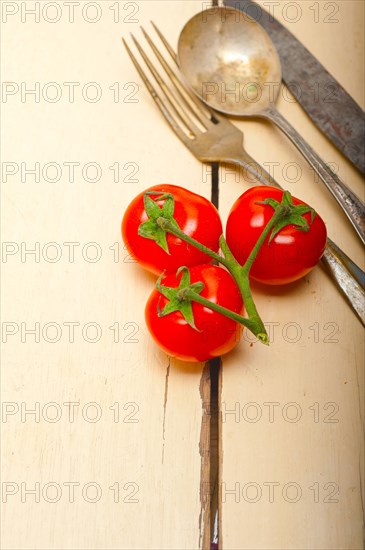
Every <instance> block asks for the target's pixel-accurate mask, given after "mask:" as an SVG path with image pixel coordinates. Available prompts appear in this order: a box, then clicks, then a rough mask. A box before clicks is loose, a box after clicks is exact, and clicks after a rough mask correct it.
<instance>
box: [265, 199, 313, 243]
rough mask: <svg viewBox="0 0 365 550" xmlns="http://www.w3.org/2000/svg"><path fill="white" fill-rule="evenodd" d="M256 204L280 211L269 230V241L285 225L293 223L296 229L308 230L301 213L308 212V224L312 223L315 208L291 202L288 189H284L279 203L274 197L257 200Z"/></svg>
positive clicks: (308, 226) (306, 222)
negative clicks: (309, 217) (309, 218)
mask: <svg viewBox="0 0 365 550" xmlns="http://www.w3.org/2000/svg"><path fill="white" fill-rule="evenodd" d="M256 204H268V205H270V206H271V207H272V208H273V209H274V210H275V212H278V211H280V212H281V216H280V217H279V219H278V220H277V221H276V223H275V225H274V226H273V228H272V230H271V234H270V237H269V243H271V241H272V240H273V238H274V237H275V235H277V234H278V233H279V231H281V229H283V228H284V227H286V226H287V225H295V226H296V229H297V230H298V231H304V232H308V231H309V229H310V225H309V223H308V221H307V220H306V218H304V217H303V215H304V214H307V213H308V212H309V213H310V215H311V220H310V224H312V223H313V220H314V217H315V215H316V212H315V210H314V209H313V208H311V207H310V206H307V205H306V204H297V205H295V204H293V197H292V195H291V193H289V191H284V193H283V197H282V200H281V203H280V202H279V201H277V200H275V199H272V198H267V199H265V200H264V201H258V202H257V203H256Z"/></svg>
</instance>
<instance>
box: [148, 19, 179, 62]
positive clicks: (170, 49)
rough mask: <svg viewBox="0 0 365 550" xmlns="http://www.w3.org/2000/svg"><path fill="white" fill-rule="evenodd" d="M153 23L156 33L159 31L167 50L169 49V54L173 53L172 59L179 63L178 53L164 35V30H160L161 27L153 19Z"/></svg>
mask: <svg viewBox="0 0 365 550" xmlns="http://www.w3.org/2000/svg"><path fill="white" fill-rule="evenodd" d="M151 25H152V26H153V28H154V29H155V31H156V33H157V34H158V36H159V37H160V40H161V42H162V43H163V45H164V46H165V48H166V50H167V51H168V52H169V54H170V55H171V57H172V59H173V60H174V61H175V63H176V65H178V61H177V55H176V53H175V52H174V50H173V49H172V47H171V46H170V44H169V43H168V42H167V40H166V38H165V37H164V35H163V34H162V32H161V31H160V29H159V28H158V27H157V26H156V25H155V24H154V22H153V21H151Z"/></svg>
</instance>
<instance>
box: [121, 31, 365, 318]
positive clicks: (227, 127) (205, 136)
mask: <svg viewBox="0 0 365 550" xmlns="http://www.w3.org/2000/svg"><path fill="white" fill-rule="evenodd" d="M152 25H153V27H154V29H155V31H156V33H157V35H158V36H159V38H160V40H161V42H162V44H163V45H164V47H165V48H166V50H167V52H168V54H169V56H170V58H171V59H172V64H173V66H174V69H173V68H172V66H171V64H170V63H168V61H167V60H166V59H165V57H164V56H163V55H162V54H161V52H160V50H159V49H158V48H157V46H156V45H155V43H154V42H153V41H152V39H151V38H150V37H149V35H148V34H147V33H146V31H145V30H144V29H142V32H143V35H144V37H145V39H146V41H147V43H148V44H149V46H150V48H151V50H152V51H153V52H154V55H155V58H156V59H157V60H158V62H159V64H160V66H161V68H162V69H163V73H162V74H164V75H165V76H164V77H163V76H161V69H160V71H158V70H157V69H156V68H155V66H154V64H153V62H151V60H150V58H149V57H148V56H147V54H146V53H145V51H144V49H143V48H142V46H141V45H140V43H139V42H138V41H137V39H136V38H135V37H134V36H133V35H131V37H132V40H133V42H134V44H135V46H136V48H137V50H138V52H139V54H140V56H141V58H142V59H143V61H144V63H145V65H146V67H148V71H149V73H150V76H148V71H146V70H145V69H143V68H142V65H141V64H140V63H139V61H137V58H136V57H135V55H134V54H133V53H132V51H131V49H130V47H129V46H128V44H127V42H126V41H125V40H124V38H123V39H122V41H123V43H124V46H125V48H126V50H127V52H128V55H129V57H130V58H131V60H132V62H133V64H134V66H135V67H136V69H137V71H138V73H139V75H140V77H141V78H142V80H143V82H144V83H145V85H146V87H147V89H148V91H149V92H150V94H151V96H152V97H153V99H154V101H155V102H156V104H157V107H158V108H159V110H160V111H161V113H162V115H163V116H164V118H165V119H166V121H167V122H168V123H169V125H170V127H171V128H172V129H173V131H174V132H175V134H176V135H177V136H178V138H179V139H180V140H181V141H182V142H183V143H184V145H186V147H187V148H188V149H189V150H190V151H191V152H192V153H193V155H195V157H196V158H198V159H199V160H200V161H202V162H224V163H230V164H236V165H238V166H240V167H242V168H243V169H244V170H245V171H246V175H247V174H250V175H253V176H254V177H255V179H256V180H258V181H259V182H260V183H261V184H263V185H272V186H274V187H278V188H280V189H282V187H281V186H280V185H279V184H278V183H277V182H276V181H275V180H274V179H273V178H272V177H271V176H270V174H269V173H268V172H267V171H266V170H265V169H264V168H263V167H262V166H261V165H260V164H258V163H257V162H256V161H255V160H254V159H253V158H252V157H251V156H250V155H249V154H248V153H247V152H246V151H245V149H244V147H243V134H242V132H241V131H240V130H239V129H238V128H237V127H236V126H234V124H232V123H231V122H230V121H229V120H228V119H227V118H225V117H223V116H221V115H219V114H218V113H216V112H213V111H212V110H211V109H210V108H209V107H207V106H206V105H205V104H203V102H201V101H200V100H199V99H198V98H197V97H196V96H195V95H194V94H193V93H192V92H191V91H190V90H189V89H188V88H187V86H186V85H185V84H184V81H183V78H182V76H181V75H180V71H179V66H178V60H177V56H176V54H175V52H174V50H173V49H172V47H171V46H170V45H169V43H168V42H167V40H166V38H165V37H164V36H163V35H162V33H161V31H159V29H158V28H157V27H156V25H155V24H154V23H152ZM166 76H167V77H168V80H167V83H166V81H165V79H166ZM151 77H152V78H151ZM322 262H323V263H324V264H325V265H326V267H327V269H328V271H329V272H330V274H331V276H332V277H333V279H334V280H335V282H336V283H337V285H338V287H339V288H340V289H341V291H342V292H343V294H344V295H345V297H346V299H347V300H348V302H349V303H350V305H351V307H352V308H353V310H354V311H355V313H356V314H357V315H358V317H359V319H360V320H361V322H362V323H363V325H365V290H364V287H365V273H364V272H363V271H362V270H361V269H360V268H359V267H358V266H357V265H356V264H355V263H354V262H353V261H352V260H351V259H350V258H349V257H348V256H347V255H346V254H345V253H344V252H343V251H342V250H341V249H340V248H339V247H338V246H337V245H336V244H335V243H334V242H333V241H332V240H331V239H328V240H327V246H326V249H325V252H324V254H323V257H322Z"/></svg>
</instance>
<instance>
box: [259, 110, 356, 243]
mask: <svg viewBox="0 0 365 550" xmlns="http://www.w3.org/2000/svg"><path fill="white" fill-rule="evenodd" d="M260 116H262V117H263V118H266V119H269V120H271V121H272V122H274V123H275V124H276V125H277V126H278V127H279V128H280V130H282V131H283V132H284V134H286V135H287V136H288V138H289V139H290V140H291V141H292V142H293V143H294V145H295V146H296V147H297V149H298V150H299V151H300V152H301V153H302V155H303V156H304V158H305V159H306V160H307V161H308V162H309V164H310V165H311V166H312V168H313V169H314V170H315V172H316V173H317V174H318V175H319V177H320V178H321V180H322V181H323V182H324V183H325V185H326V186H327V188H328V189H329V191H330V192H331V193H332V195H333V196H334V197H335V199H336V200H337V202H338V203H339V205H340V206H341V208H342V209H343V211H344V212H345V214H346V215H347V217H348V218H349V220H350V222H351V223H352V225H353V226H354V228H355V230H356V231H357V234H358V235H359V237H360V239H361V241H362V242H363V244H365V204H364V203H363V202H362V200H361V199H360V198H359V197H358V196H357V195H356V194H355V193H354V192H353V191H351V189H350V188H349V187H347V185H346V184H345V183H344V182H343V181H342V180H341V179H340V178H339V176H337V174H335V173H334V172H333V171H332V170H331V169H330V168H329V166H327V165H326V163H325V162H324V161H323V160H322V159H321V157H320V156H319V155H318V154H317V153H316V152H315V151H314V150H313V149H312V147H311V146H310V145H309V144H308V143H307V142H306V141H305V139H303V138H302V136H301V135H299V134H298V132H297V131H296V130H295V128H294V127H293V126H292V125H291V124H290V122H289V121H288V120H286V118H284V117H283V115H282V114H281V113H279V111H278V110H277V109H276V107H275V106H274V105H271V106H270V107H268V108H267V109H265V110H264V111H262V112H261V113H260Z"/></svg>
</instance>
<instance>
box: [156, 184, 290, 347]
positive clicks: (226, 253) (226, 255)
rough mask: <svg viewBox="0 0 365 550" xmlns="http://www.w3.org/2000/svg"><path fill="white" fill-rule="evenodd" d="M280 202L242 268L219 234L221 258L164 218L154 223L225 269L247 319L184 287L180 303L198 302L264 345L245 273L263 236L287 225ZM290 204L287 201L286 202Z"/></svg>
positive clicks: (286, 213)
mask: <svg viewBox="0 0 365 550" xmlns="http://www.w3.org/2000/svg"><path fill="white" fill-rule="evenodd" d="M289 198H290V199H291V196H290V194H289ZM287 202H288V201H286V203H282V204H279V203H277V205H275V210H274V213H273V215H272V217H271V218H270V220H269V221H268V223H267V224H266V226H265V228H264V229H263V231H262V233H261V235H260V237H259V238H258V240H257V242H256V244H255V246H254V247H253V249H252V251H251V252H250V254H249V256H248V258H247V260H246V262H245V264H244V265H243V266H242V265H241V264H239V263H238V262H237V260H236V259H235V257H234V256H233V254H232V252H231V250H230V249H229V246H228V244H227V242H226V240H225V238H224V237H223V235H222V236H221V238H220V241H219V244H220V247H221V251H222V254H223V256H221V255H220V254H217V253H216V252H214V251H213V250H211V249H210V248H208V247H206V246H204V245H203V244H201V243H200V242H199V241H196V240H195V239H193V238H192V237H189V236H188V235H186V234H185V233H184V232H183V231H182V230H181V229H179V227H177V226H176V225H175V224H173V223H172V222H171V220H170V219H168V218H165V217H163V216H160V217H158V218H157V219H156V220H155V221H156V223H157V225H158V226H159V227H161V228H162V229H163V230H164V231H166V232H167V233H171V234H172V235H175V236H176V237H178V238H179V239H181V240H182V241H185V242H187V243H189V244H191V245H192V246H194V247H195V248H197V249H198V250H200V251H201V252H203V253H204V254H206V255H207V256H210V257H211V258H212V259H213V260H215V261H216V262H219V263H221V264H222V265H224V266H225V267H226V268H227V270H228V271H229V272H230V274H231V275H232V277H233V279H234V280H235V282H236V284H237V286H238V288H239V290H240V292H241V296H242V299H243V302H244V307H245V310H246V312H247V315H248V318H245V317H243V316H242V315H238V314H237V313H234V312H233V311H231V310H229V309H227V308H224V307H222V306H219V305H218V304H215V303H213V302H211V301H210V300H207V299H206V298H203V297H202V296H200V295H199V294H197V293H196V292H194V291H193V290H191V288H184V289H182V290H181V293H180V294H181V300H185V299H186V300H191V301H194V302H198V303H200V304H201V305H203V306H205V307H208V308H210V309H212V310H214V311H217V312H218V313H221V314H222V315H225V316H226V317H229V318H230V319H233V320H234V321H236V322H238V323H240V324H241V325H243V326H245V327H247V328H248V329H249V330H251V332H252V333H253V334H254V335H255V336H256V337H257V338H258V339H259V340H260V341H261V342H262V343H264V344H269V337H268V334H267V332H266V329H265V326H264V323H263V321H262V319H261V317H260V315H259V313H258V311H257V309H256V305H255V302H254V300H253V297H252V293H251V289H250V281H249V273H250V270H251V267H252V265H253V263H254V261H255V259H256V257H257V254H258V253H259V250H260V248H261V247H262V245H263V244H264V241H265V239H266V237H267V236H268V235H269V233H270V231H272V230H273V229H274V227H275V225H276V224H277V223H278V222H279V221H280V220H281V219H283V218H288V223H290V214H291V212H292V208H291V207H292V206H293V205H292V204H289V203H288V204H287ZM289 202H290V201H289ZM294 223H297V221H294Z"/></svg>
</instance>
